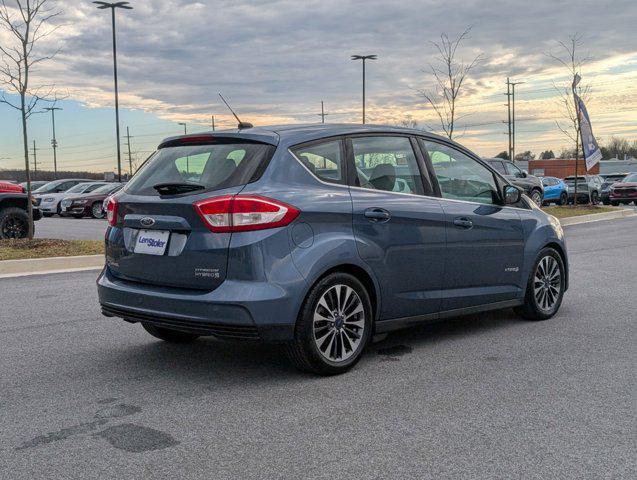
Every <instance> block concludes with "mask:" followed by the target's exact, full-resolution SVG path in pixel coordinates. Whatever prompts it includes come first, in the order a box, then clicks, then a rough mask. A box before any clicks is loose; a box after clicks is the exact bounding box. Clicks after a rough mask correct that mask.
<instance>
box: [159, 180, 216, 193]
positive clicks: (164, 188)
mask: <svg viewBox="0 0 637 480" xmlns="http://www.w3.org/2000/svg"><path fill="white" fill-rule="evenodd" d="M153 188H154V189H155V190H157V192H159V194H160V195H178V194H180V193H187V192H194V191H196V190H205V188H206V186H205V185H201V184H199V183H158V184H157V185H153Z"/></svg>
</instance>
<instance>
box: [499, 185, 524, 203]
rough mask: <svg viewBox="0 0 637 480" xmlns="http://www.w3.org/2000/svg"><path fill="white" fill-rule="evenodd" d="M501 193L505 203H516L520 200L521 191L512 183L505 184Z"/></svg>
mask: <svg viewBox="0 0 637 480" xmlns="http://www.w3.org/2000/svg"><path fill="white" fill-rule="evenodd" d="M503 193H504V195H503V196H504V204H505V205H512V204H514V203H518V202H519V201H520V197H521V196H522V192H521V191H520V189H519V188H518V187H514V186H513V185H505V186H504V192H503Z"/></svg>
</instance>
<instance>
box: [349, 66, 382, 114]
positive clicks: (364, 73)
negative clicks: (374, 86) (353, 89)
mask: <svg viewBox="0 0 637 480" xmlns="http://www.w3.org/2000/svg"><path fill="white" fill-rule="evenodd" d="M376 59H378V55H352V60H362V61H363V124H365V61H366V60H376Z"/></svg>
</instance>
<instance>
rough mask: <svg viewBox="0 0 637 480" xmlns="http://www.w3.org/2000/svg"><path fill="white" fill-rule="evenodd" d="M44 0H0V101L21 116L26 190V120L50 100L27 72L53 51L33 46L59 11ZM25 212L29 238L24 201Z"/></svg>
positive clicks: (46, 87) (44, 87)
mask: <svg viewBox="0 0 637 480" xmlns="http://www.w3.org/2000/svg"><path fill="white" fill-rule="evenodd" d="M47 1H48V0H15V5H13V6H12V7H8V6H7V2H6V0H0V28H2V29H3V30H5V31H6V32H7V33H8V38H9V41H7V42H6V44H5V42H4V41H3V43H2V45H0V85H1V86H2V96H1V97H0V103H4V104H6V105H9V106H10V107H12V108H15V109H16V110H19V111H20V114H21V117H22V140H23V147H24V168H25V173H26V180H27V192H31V174H30V171H29V142H28V135H27V120H28V119H29V117H30V116H31V115H32V114H34V113H36V111H37V106H38V103H40V102H41V101H43V100H44V101H51V99H50V98H49V97H50V96H51V95H52V93H53V89H54V87H53V86H52V85H40V86H37V87H34V88H32V87H31V85H30V75H31V73H32V71H33V67H34V66H35V65H37V64H39V63H41V62H44V61H45V60H50V59H51V58H53V57H54V56H55V54H56V53H57V52H54V53H51V54H48V55H41V56H38V55H36V54H35V52H34V49H35V47H36V44H38V43H39V42H40V40H42V39H43V38H44V37H46V36H47V35H50V34H51V33H52V32H53V31H54V30H55V29H56V28H55V27H53V28H48V23H49V21H50V20H51V19H53V18H54V17H57V16H58V15H59V14H60V12H54V11H52V9H50V8H48V6H47V5H46V4H47ZM7 91H9V92H11V93H15V94H17V95H18V96H19V97H20V100H19V103H14V102H13V101H12V100H10V99H9V98H7V96H6V92H7ZM27 205H28V213H29V239H32V238H33V208H32V205H31V202H30V201H27Z"/></svg>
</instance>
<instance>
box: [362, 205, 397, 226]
mask: <svg viewBox="0 0 637 480" xmlns="http://www.w3.org/2000/svg"><path fill="white" fill-rule="evenodd" d="M363 215H365V218H367V219H368V220H369V221H370V222H378V223H384V222H388V221H389V219H390V218H391V213H389V212H388V211H387V210H385V209H384V208H368V209H367V210H365V213H363Z"/></svg>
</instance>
